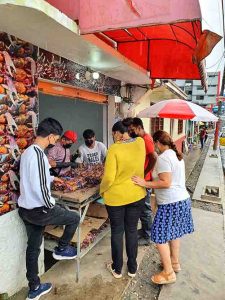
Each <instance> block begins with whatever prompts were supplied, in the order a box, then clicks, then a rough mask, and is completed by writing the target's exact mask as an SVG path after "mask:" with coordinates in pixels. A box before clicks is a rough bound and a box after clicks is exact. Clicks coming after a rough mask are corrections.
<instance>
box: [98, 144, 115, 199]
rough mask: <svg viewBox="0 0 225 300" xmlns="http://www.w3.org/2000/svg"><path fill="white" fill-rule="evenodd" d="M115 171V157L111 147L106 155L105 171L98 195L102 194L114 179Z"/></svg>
mask: <svg viewBox="0 0 225 300" xmlns="http://www.w3.org/2000/svg"><path fill="white" fill-rule="evenodd" d="M116 171H117V165H116V157H115V154H114V151H113V149H112V148H111V149H109V151H108V154H107V156H106V162H105V171H104V175H103V179H102V182H101V185H100V195H103V194H104V192H106V191H107V190H108V189H109V188H110V187H111V186H112V184H113V182H114V181H115V177H116Z"/></svg>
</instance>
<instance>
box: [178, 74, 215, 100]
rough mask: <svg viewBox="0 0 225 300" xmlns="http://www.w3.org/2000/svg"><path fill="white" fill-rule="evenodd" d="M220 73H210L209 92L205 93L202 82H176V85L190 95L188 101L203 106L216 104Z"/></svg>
mask: <svg viewBox="0 0 225 300" xmlns="http://www.w3.org/2000/svg"><path fill="white" fill-rule="evenodd" d="M218 81H219V73H218V72H217V73H216V72H210V73H208V91H207V93H205V92H204V90H203V88H202V86H201V81H200V80H176V84H177V85H178V86H179V87H180V88H181V89H182V90H183V91H184V92H185V93H186V94H187V95H188V100H189V101H192V102H194V103H196V104H199V105H201V106H207V105H211V104H216V96H217V90H218Z"/></svg>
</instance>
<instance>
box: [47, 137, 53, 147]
mask: <svg viewBox="0 0 225 300" xmlns="http://www.w3.org/2000/svg"><path fill="white" fill-rule="evenodd" d="M48 141H49V144H48V146H47V149H51V148H53V147H55V144H52V143H51V142H50V139H49V138H48Z"/></svg>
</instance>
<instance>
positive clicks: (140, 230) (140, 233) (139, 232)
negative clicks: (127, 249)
mask: <svg viewBox="0 0 225 300" xmlns="http://www.w3.org/2000/svg"><path fill="white" fill-rule="evenodd" d="M141 238H143V230H142V229H138V239H141Z"/></svg>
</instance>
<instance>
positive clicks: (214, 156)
mask: <svg viewBox="0 0 225 300" xmlns="http://www.w3.org/2000/svg"><path fill="white" fill-rule="evenodd" d="M209 157H210V158H218V155H217V154H213V153H212V154H210V155H209Z"/></svg>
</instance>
